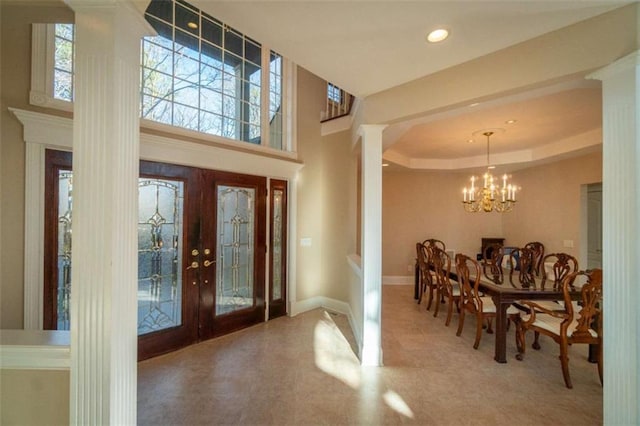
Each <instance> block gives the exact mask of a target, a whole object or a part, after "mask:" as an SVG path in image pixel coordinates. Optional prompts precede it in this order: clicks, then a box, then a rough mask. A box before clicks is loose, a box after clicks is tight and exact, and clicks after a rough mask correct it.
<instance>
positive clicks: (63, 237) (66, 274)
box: [56, 170, 73, 330]
mask: <svg viewBox="0 0 640 426" xmlns="http://www.w3.org/2000/svg"><path fill="white" fill-rule="evenodd" d="M72 204H73V175H72V173H71V171H70V170H60V171H58V291H57V293H58V296H57V298H58V300H57V301H56V306H57V318H58V325H57V329H58V330H69V302H70V300H71V293H70V292H71V206H72Z"/></svg>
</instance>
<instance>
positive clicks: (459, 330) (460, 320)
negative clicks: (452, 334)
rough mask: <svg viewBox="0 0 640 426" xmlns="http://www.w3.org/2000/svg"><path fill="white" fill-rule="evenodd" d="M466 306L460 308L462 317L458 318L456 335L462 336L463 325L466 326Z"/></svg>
mask: <svg viewBox="0 0 640 426" xmlns="http://www.w3.org/2000/svg"><path fill="white" fill-rule="evenodd" d="M464 313H465V309H464V306H463V307H462V308H461V309H460V317H459V318H458V331H456V336H460V335H461V334H462V327H464Z"/></svg>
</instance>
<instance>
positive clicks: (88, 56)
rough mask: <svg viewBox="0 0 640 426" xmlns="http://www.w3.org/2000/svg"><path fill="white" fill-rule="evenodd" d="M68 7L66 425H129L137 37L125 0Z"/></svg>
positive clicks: (79, 1) (132, 407) (138, 26)
mask: <svg viewBox="0 0 640 426" xmlns="http://www.w3.org/2000/svg"><path fill="white" fill-rule="evenodd" d="M69 4H70V6H71V7H72V8H73V10H74V11H75V31H76V33H75V40H76V42H75V46H76V52H75V96H74V123H73V173H74V193H73V203H74V206H73V222H72V231H73V254H72V264H73V270H72V276H71V279H72V282H73V291H72V292H71V397H70V418H71V423H72V424H79V425H89V424H92V425H97V424H105V425H106V424H119V425H134V424H135V423H136V391H137V389H136V388H137V380H136V374H137V366H136V361H137V310H136V304H137V294H136V293H137V229H136V224H137V216H138V184H137V182H138V167H139V166H138V163H139V137H140V135H139V108H140V103H139V84H140V43H141V41H140V40H141V38H142V36H143V35H145V34H147V33H149V27H148V25H147V24H146V22H145V21H144V18H143V17H142V16H141V14H140V12H139V11H138V9H136V8H135V7H134V6H133V5H132V4H131V3H130V2H129V1H120V0H71V1H69Z"/></svg>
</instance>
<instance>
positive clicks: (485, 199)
mask: <svg viewBox="0 0 640 426" xmlns="http://www.w3.org/2000/svg"><path fill="white" fill-rule="evenodd" d="M483 135H485V136H486V137H487V171H486V173H485V174H484V175H483V176H482V187H480V179H479V178H476V177H475V176H471V179H470V180H471V187H470V188H467V187H465V188H464V189H463V190H462V205H463V206H464V209H465V211H467V212H470V213H475V212H480V211H483V212H491V211H496V212H499V213H504V212H510V211H511V210H513V206H514V205H515V203H516V186H515V185H514V184H511V183H509V182H508V180H509V176H507V175H506V174H505V175H503V176H502V179H501V180H502V186H500V184H499V180H500V179H499V178H495V177H494V176H493V175H492V174H491V170H492V169H494V168H495V166H492V165H491V162H490V161H489V138H490V137H491V135H493V132H484V133H483ZM476 184H477V185H476Z"/></svg>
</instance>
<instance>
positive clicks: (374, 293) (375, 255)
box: [358, 124, 386, 366]
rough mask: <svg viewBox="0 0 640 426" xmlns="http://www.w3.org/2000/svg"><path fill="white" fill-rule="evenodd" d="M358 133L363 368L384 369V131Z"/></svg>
mask: <svg viewBox="0 0 640 426" xmlns="http://www.w3.org/2000/svg"><path fill="white" fill-rule="evenodd" d="M385 127H386V126H384V125H373V124H367V125H362V126H360V128H359V129H358V134H359V136H360V137H361V138H362V139H361V147H362V148H361V149H362V153H361V155H362V203H361V206H362V211H361V213H360V214H361V223H362V225H361V226H362V246H361V247H362V278H361V280H362V290H363V291H362V295H363V303H362V306H363V308H362V311H363V320H364V324H363V327H362V354H361V361H362V365H371V366H381V365H382V309H381V308H382V131H383V130H384V128H385Z"/></svg>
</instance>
